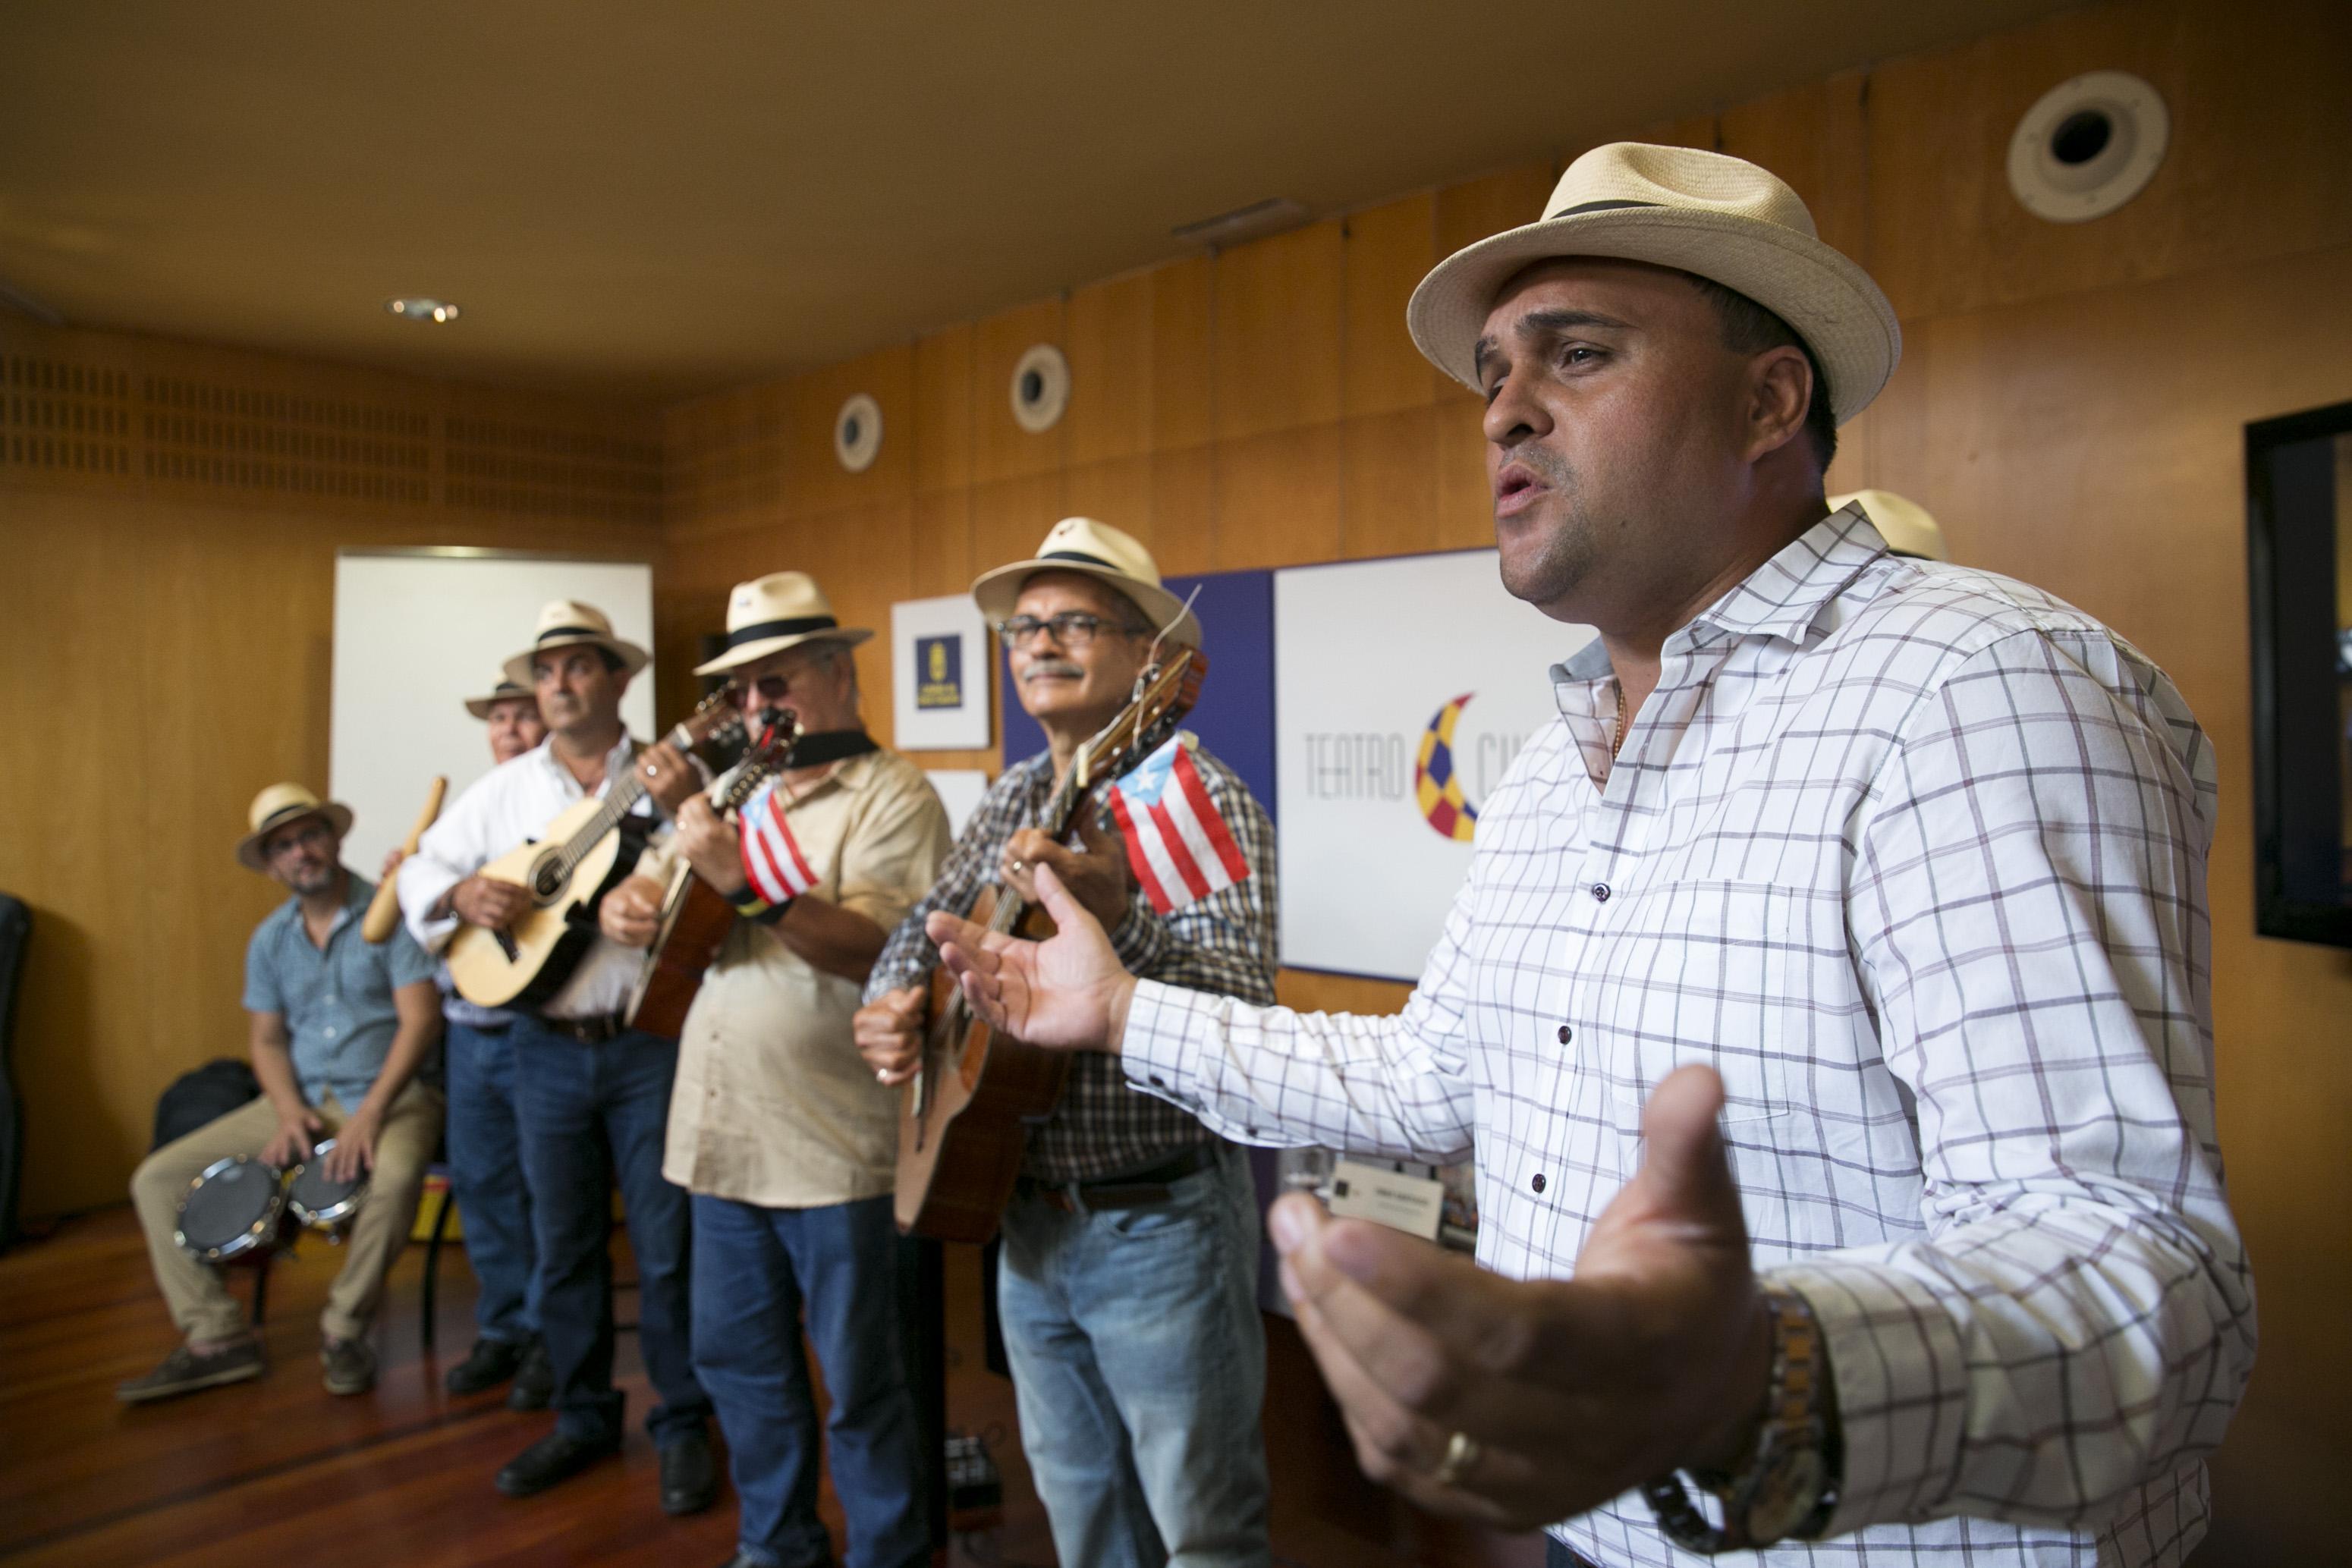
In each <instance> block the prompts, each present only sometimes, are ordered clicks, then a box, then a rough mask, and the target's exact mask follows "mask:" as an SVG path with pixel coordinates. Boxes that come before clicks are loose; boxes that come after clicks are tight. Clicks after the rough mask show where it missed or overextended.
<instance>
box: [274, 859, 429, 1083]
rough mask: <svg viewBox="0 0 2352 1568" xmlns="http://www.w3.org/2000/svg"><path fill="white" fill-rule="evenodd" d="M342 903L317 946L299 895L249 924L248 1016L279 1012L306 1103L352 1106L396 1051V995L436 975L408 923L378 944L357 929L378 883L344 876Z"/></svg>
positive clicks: (362, 878)
mask: <svg viewBox="0 0 2352 1568" xmlns="http://www.w3.org/2000/svg"><path fill="white" fill-rule="evenodd" d="M344 884H345V885H344V892H343V907H342V909H341V911H340V912H338V913H337V915H335V924H334V925H333V926H332V928H331V929H330V930H329V931H328V933H327V945H326V946H324V947H323V948H322V947H317V946H312V945H311V942H310V933H309V932H307V931H305V930H304V929H303V928H302V901H301V900H300V899H299V898H289V899H288V900H287V901H286V902H285V903H284V904H280V905H279V906H278V908H277V909H275V910H272V911H271V912H270V914H269V916H268V918H267V919H265V920H264V921H262V923H261V924H260V925H257V926H256V927H255V928H254V932H253V940H252V941H251V942H250V943H248V944H247V946H246V950H245V1006H246V1010H247V1011H248V1012H257V1013H282V1014H284V1015H285V1018H286V1032H287V1034H288V1036H289V1039H290V1040H291V1042H292V1051H293V1057H294V1076H295V1079H296V1081H297V1082H299V1083H300V1084H301V1085H302V1097H303V1098H304V1099H305V1100H308V1101H310V1103H312V1104H314V1105H315V1104H317V1103H319V1102H320V1101H321V1100H323V1099H325V1098H326V1097H327V1096H328V1095H330V1094H331V1095H333V1096H334V1097H335V1099H336V1100H337V1101H339V1102H340V1103H341V1104H342V1105H343V1107H344V1108H345V1109H346V1110H350V1109H352V1108H355V1107H357V1106H358V1104H359V1103H360V1101H361V1100H362V1098H363V1097H365V1095H366V1094H367V1092H368V1088H369V1086H370V1085H372V1084H373V1083H374V1082H375V1079H376V1074H377V1073H379V1072H381V1071H383V1062H384V1058H385V1057H387V1056H389V1055H391V1054H392V1040H393V1036H394V1034H395V1033H397V1032H398V1031H399V1028H400V1014H399V1011H398V1009H395V1008H394V1006H393V1000H392V995H393V992H394V991H395V990H398V989H399V988H401V987H403V986H405V985H410V984H413V983H415V981H418V980H430V979H431V978H432V977H433V960H432V959H431V958H429V957H427V956H425V949H424V948H422V947H419V946H417V945H416V939H415V937H413V936H409V934H408V932H407V931H406V929H404V928H402V927H395V928H394V931H393V934H392V937H391V939H390V940H389V941H386V942H384V943H383V944H382V945H380V946H379V945H377V944H374V943H371V942H369V941H368V940H367V939H366V938H365V937H363V936H361V935H360V917H361V915H363V914H365V913H366V911H367V906H368V900H369V899H371V898H373V897H374V896H375V883H372V882H370V881H368V880H367V878H365V877H363V876H361V875H360V874H359V873H356V872H347V873H345V876H344Z"/></svg>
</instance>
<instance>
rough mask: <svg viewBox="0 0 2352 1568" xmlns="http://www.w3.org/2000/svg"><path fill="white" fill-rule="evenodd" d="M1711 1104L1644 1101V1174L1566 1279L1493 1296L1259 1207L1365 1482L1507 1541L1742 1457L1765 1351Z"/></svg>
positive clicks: (1299, 1200) (1680, 1086) (1345, 1235)
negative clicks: (1658, 1480) (1485, 1526)
mask: <svg viewBox="0 0 2352 1568" xmlns="http://www.w3.org/2000/svg"><path fill="white" fill-rule="evenodd" d="M1722 1103H1723V1092H1722V1086H1721V1083H1720V1082H1719V1081H1718V1080H1717V1078H1716V1076H1715V1075H1714V1074H1713V1073H1711V1072H1708V1071H1704V1070H1694V1069H1685V1070H1684V1071H1680V1072H1676V1073H1675V1074H1673V1075H1671V1076H1670V1077H1668V1078H1667V1079H1666V1081H1665V1082H1664V1083H1661V1084H1660V1085H1659V1086H1658V1088H1657V1091H1656V1092H1654V1094H1653V1095H1652V1096H1651V1098H1650V1103H1649V1105H1648V1107H1647V1109H1646V1110H1645V1112H1644V1113H1643V1134H1644V1141H1645V1144H1646V1145H1647V1157H1646V1158H1645V1159H1644V1161H1643V1166H1642V1169H1641V1171H1640V1172H1639V1173H1638V1174H1637V1175H1636V1176H1634V1178H1633V1180H1632V1181H1630V1182H1628V1183H1626V1184H1625V1186H1623V1187H1622V1188H1621V1189H1620V1190H1619V1192H1618V1194H1617V1196H1616V1197H1614V1198H1613V1199H1612V1201H1611V1203H1610V1205H1609V1207H1608V1208H1607V1209H1606V1210H1604V1211H1603V1212H1602V1214H1601V1218H1600V1220H1599V1221H1598V1222H1597V1223H1596V1224H1595V1225H1594V1227H1593V1228H1592V1231H1591V1234H1590V1235H1589V1236H1588V1237H1587V1238H1586V1239H1585V1243H1584V1247H1583V1249H1582V1250H1581V1251H1580V1253H1579V1255H1578V1258H1577V1263H1576V1273H1575V1277H1574V1278H1573V1279H1570V1280H1535V1281H1517V1280H1507V1279H1505V1278H1503V1277H1502V1276H1500V1275H1497V1274H1493V1273H1489V1272H1487V1271H1486V1270H1481V1269H1479V1268H1477V1267H1475V1265H1473V1264H1472V1263H1470V1262H1469V1261H1468V1260H1465V1259H1462V1258H1458V1257H1454V1256H1452V1255H1449V1254H1447V1253H1445V1252H1444V1251H1442V1250H1441V1249H1437V1248H1435V1247H1433V1246H1431V1245H1430V1244H1429V1243H1427V1242H1425V1241H1423V1240H1420V1239H1417V1238H1414V1237H1410V1236H1406V1235H1403V1234H1402V1233H1400V1232H1397V1231H1393V1230H1389V1229H1385V1228H1381V1227H1380V1226H1377V1225H1373V1224H1371V1223H1370V1222H1368V1221H1364V1220H1339V1219H1332V1218H1328V1217H1327V1216H1326V1215H1325V1214H1324V1213H1323V1211H1322V1209H1321V1208H1320V1207H1318V1206H1317V1205H1316V1204H1315V1203H1314V1201H1313V1200H1312V1199H1310V1198H1307V1197H1304V1196H1301V1195H1295V1194H1294V1195H1292V1196H1291V1197H1285V1198H1283V1199H1282V1200H1281V1201H1280V1202H1278V1203H1277V1204H1276V1206H1275V1208H1274V1211H1273V1213H1272V1215H1271V1216H1270V1221H1271V1223H1270V1228H1271V1230H1272V1231H1273V1234H1274V1239H1275V1246H1276V1249H1278V1250H1279V1251H1280V1252H1281V1254H1282V1284H1283V1289H1284V1291H1286V1293H1287V1294H1288V1295H1289V1297H1290V1300H1291V1301H1292V1303H1293V1305H1294V1307H1295V1308H1296V1310H1297V1318H1298V1327H1299V1330H1300V1333H1302V1334H1303V1335H1304V1336H1305V1338H1306V1340H1307V1346H1308V1348H1309V1349H1311V1350H1312V1351H1313V1352H1314V1354H1315V1359H1316V1362H1317V1364H1318V1365H1320V1366H1321V1367H1322V1369H1323V1375H1324V1379H1325V1381H1326V1382H1327V1383H1328V1384H1329V1385H1330V1387H1331V1392H1332V1395H1333V1396H1334V1397H1336V1398H1337V1399H1338V1401H1339V1408H1340V1411H1341V1413H1342V1414H1343V1415H1344V1416H1346V1418H1347V1423H1348V1430H1349V1436H1350V1437H1352V1438H1353V1439H1354V1441H1355V1447H1356V1455H1357V1458H1358V1459H1359V1460H1360V1462H1361V1463H1362V1465H1363V1467H1364V1470H1365V1472H1366V1473H1367V1474H1368V1475H1370V1476H1371V1477H1372V1479H1375V1480H1378V1481H1381V1482H1383V1483H1384V1484H1386V1485H1388V1486H1391V1487H1393V1488H1395V1489H1396V1490H1398V1491H1401V1492H1402V1493H1403V1494H1404V1495H1405V1496H1407V1497H1409V1498H1411V1499H1412V1500H1413V1501H1415V1502H1417V1503H1419V1504H1421V1505H1422V1506H1423V1507H1425V1508H1429V1509H1432V1510H1434V1511H1440V1512H1444V1513H1453V1514H1460V1515H1465V1516H1467V1517H1470V1518H1475V1519H1480V1520H1484V1521H1488V1522H1490V1523H1494V1524H1498V1525H1502V1526H1506V1527H1507V1528H1511V1529H1519V1530H1524V1529H1531V1528H1534V1527H1536V1526H1538V1525H1542V1524H1548V1523H1551V1522H1553V1521H1558V1520H1562V1519H1568V1518H1570V1517H1572V1516H1574V1515H1576V1514H1579V1513H1581V1512H1583V1511H1585V1510H1587V1509H1589V1508H1591V1507H1593V1506H1594V1505H1595V1504H1598V1503H1601V1502H1603V1501H1606V1500H1608V1499H1610V1498H1612V1497H1614V1496H1616V1495H1617V1494H1618V1493H1620V1492H1622V1491H1623V1490H1626V1489H1627V1488H1629V1487H1631V1486H1634V1485H1637V1484H1639V1483H1640V1482H1642V1481H1643V1480H1646V1479H1650V1478H1651V1477H1653V1476H1656V1475H1660V1474H1663V1473H1664V1472H1665V1471H1667V1470H1670V1469H1675V1468H1677V1467H1680V1466H1692V1465H1699V1466H1708V1467H1726V1466H1729V1465H1734V1464H1737V1463H1738V1461H1739V1460H1740V1459H1741V1458H1745V1456H1746V1452H1747V1450H1748V1448H1749V1447H1751V1446H1752V1443H1753V1441H1754V1438H1753V1432H1754V1427H1755V1419H1756V1417H1757V1416H1758V1415H1759V1414H1760V1412H1761V1409H1762V1406H1763V1403H1764V1396H1765V1385H1766V1383H1767V1381H1768V1377H1769V1371H1770V1361H1771V1343H1770V1335H1769V1320H1768V1318H1767V1317H1766V1315H1765V1312H1764V1310H1763V1307H1762V1304H1761V1301H1760V1298H1759V1294H1758V1291H1757V1285H1756V1279H1755V1274H1754V1271H1753V1269H1752V1266H1751V1264H1750V1263H1749V1260H1748V1233H1747V1228H1746V1225H1745V1222H1744V1220H1743V1218H1742V1217H1741V1213H1740V1207H1739V1193H1738V1187H1737V1186H1734V1185H1733V1183H1732V1180H1731V1173H1730V1167H1729V1166H1728V1164H1727V1161H1726V1159H1725V1156H1724V1149H1723V1142H1722V1138H1721V1136H1720V1134H1718V1133H1717V1129H1716V1124H1715V1118H1716V1113H1717V1111H1719V1110H1720V1109H1721V1107H1722ZM1456 1434H1459V1435H1460V1437H1459V1440H1457V1438H1456Z"/></svg>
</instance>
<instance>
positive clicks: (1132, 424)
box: [1063, 272, 1152, 467]
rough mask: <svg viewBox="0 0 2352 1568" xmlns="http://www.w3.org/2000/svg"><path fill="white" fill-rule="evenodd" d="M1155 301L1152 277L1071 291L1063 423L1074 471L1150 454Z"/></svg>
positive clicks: (1133, 275) (1140, 275) (1134, 276)
mask: <svg viewBox="0 0 2352 1568" xmlns="http://www.w3.org/2000/svg"><path fill="white" fill-rule="evenodd" d="M1151 295H1152V280H1151V274H1150V273H1149V272H1131V273H1129V274H1128V275H1127V276H1126V277H1115V278H1112V279H1111V280H1110V281H1109V282H1108V283H1097V284H1092V285H1089V286H1088V287H1085V288H1079V289H1075V290H1073V291H1072V292H1071V295H1070V304H1069V312H1068V323H1069V344H1068V347H1067V349H1066V350H1065V351H1066V353H1067V355H1068V356H1069V361H1070V408H1069V412H1068V413H1066V414H1064V415H1063V420H1064V423H1066V424H1067V426H1068V427H1069V428H1068V434H1067V441H1068V461H1069V462H1070V464H1071V465H1072V466H1073V467H1076V466H1078V465H1084V464H1088V463H1100V462H1102V461H1104V460H1105V459H1107V458H1112V457H1139V456H1141V455H1143V454H1145V453H1147V452H1149V451H1150V450H1151V343H1152V333H1151Z"/></svg>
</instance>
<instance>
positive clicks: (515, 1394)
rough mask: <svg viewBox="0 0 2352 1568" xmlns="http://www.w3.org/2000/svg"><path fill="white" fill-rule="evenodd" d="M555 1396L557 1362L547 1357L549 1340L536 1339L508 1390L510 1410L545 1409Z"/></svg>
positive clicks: (525, 1353)
mask: <svg viewBox="0 0 2352 1568" xmlns="http://www.w3.org/2000/svg"><path fill="white" fill-rule="evenodd" d="M554 1397H555V1364H554V1363H553V1362H551V1361H549V1360H548V1359H547V1342H546V1341H545V1340H543V1339H534V1340H532V1341H531V1342H530V1344H529V1345H528V1346H526V1347H525V1348H524V1350H523V1353H522V1364H521V1365H520V1366H518V1367H516V1368H515V1374H514V1386H513V1387H512V1388H509V1389H508V1390H507V1408H508V1409H509V1410H544V1409H546V1408H547V1402H548V1401H549V1400H551V1399H552V1398H554Z"/></svg>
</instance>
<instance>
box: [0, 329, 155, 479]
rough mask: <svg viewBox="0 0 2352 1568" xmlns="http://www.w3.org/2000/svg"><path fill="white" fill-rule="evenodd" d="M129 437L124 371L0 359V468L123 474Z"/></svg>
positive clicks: (127, 464) (19, 356) (128, 400)
mask: <svg viewBox="0 0 2352 1568" xmlns="http://www.w3.org/2000/svg"><path fill="white" fill-rule="evenodd" d="M130 437H131V375H130V372H129V371H116V370H106V369H102V368H100V367H98V366H93V365H77V364H69V363H66V362H63V361H57V360H46V359H36V358H33V357H32V356H30V355H26V354H9V355H6V356H5V358H0V467H8V468H16V469H26V470H35V471H41V472H44V473H45V474H47V475H66V474H87V475H116V476H129V474H130V473H131V443H130Z"/></svg>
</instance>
